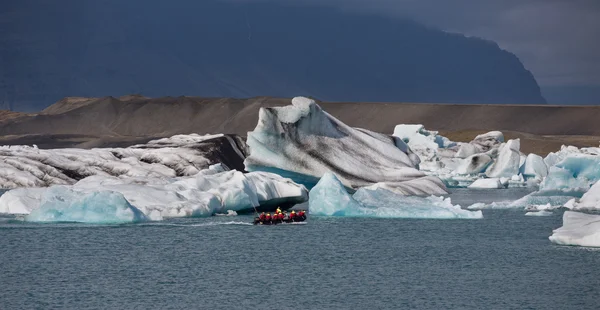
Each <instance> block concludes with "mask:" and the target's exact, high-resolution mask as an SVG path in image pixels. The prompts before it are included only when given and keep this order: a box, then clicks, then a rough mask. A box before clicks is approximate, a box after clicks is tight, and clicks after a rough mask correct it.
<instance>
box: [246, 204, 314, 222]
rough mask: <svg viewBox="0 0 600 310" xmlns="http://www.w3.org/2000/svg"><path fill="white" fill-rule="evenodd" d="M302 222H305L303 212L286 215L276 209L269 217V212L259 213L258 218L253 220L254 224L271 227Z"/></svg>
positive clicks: (304, 213)
mask: <svg viewBox="0 0 600 310" xmlns="http://www.w3.org/2000/svg"><path fill="white" fill-rule="evenodd" d="M304 220H306V212H304V210H299V211H298V212H296V211H292V212H290V213H287V212H285V211H283V212H282V211H281V209H280V208H277V211H275V212H274V213H273V215H271V213H270V212H269V213H265V212H263V213H261V214H260V215H259V216H258V217H256V218H254V224H255V225H257V224H260V225H272V224H280V223H292V222H303V221H304Z"/></svg>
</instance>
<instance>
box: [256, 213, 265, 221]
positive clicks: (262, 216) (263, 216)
mask: <svg viewBox="0 0 600 310" xmlns="http://www.w3.org/2000/svg"><path fill="white" fill-rule="evenodd" d="M265 217H266V215H264V214H261V215H260V216H259V217H258V218H259V219H260V220H261V221H262V220H264V219H265Z"/></svg>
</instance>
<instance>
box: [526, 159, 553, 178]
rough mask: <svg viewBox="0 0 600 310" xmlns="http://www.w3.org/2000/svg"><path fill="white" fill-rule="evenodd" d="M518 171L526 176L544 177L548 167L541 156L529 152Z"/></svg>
mask: <svg viewBox="0 0 600 310" xmlns="http://www.w3.org/2000/svg"><path fill="white" fill-rule="evenodd" d="M519 172H520V173H521V174H523V176H525V177H527V178H535V177H537V178H545V177H546V176H547V175H548V167H547V166H546V163H545V162H544V159H543V158H542V157H541V156H539V155H536V154H529V155H527V158H526V159H525V163H524V164H523V165H522V166H521V168H520V169H519Z"/></svg>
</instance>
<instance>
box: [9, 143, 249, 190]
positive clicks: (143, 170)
mask: <svg viewBox="0 0 600 310" xmlns="http://www.w3.org/2000/svg"><path fill="white" fill-rule="evenodd" d="M244 148H245V145H244V143H243V141H242V140H241V139H240V138H239V137H237V136H228V135H212V136H200V135H195V134H191V135H177V136H173V137H171V138H165V139H160V140H155V141H150V142H148V143H147V144H142V145H136V146H132V147H127V148H98V149H91V150H85V149H74V148H66V149H49V150H42V149H38V148H36V147H29V146H1V147H0V188H17V187H45V186H50V185H69V184H74V183H75V182H77V181H79V180H81V179H83V178H85V177H88V176H93V175H99V176H107V177H108V176H114V177H119V178H132V177H139V178H172V177H177V176H191V175H195V174H197V173H198V172H199V171H200V170H202V169H205V168H207V167H208V166H209V165H211V164H215V163H224V164H226V165H227V166H229V167H230V168H241V169H243V164H242V162H243V159H244V152H245V150H244ZM236 166H238V167H236Z"/></svg>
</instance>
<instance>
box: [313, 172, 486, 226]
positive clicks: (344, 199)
mask: <svg viewBox="0 0 600 310" xmlns="http://www.w3.org/2000/svg"><path fill="white" fill-rule="evenodd" d="M309 212H310V214H311V215H321V216H341V217H380V218H434V219H453V218H461V219H476V218H482V217H483V215H482V213H481V211H468V210H462V209H461V207H460V206H459V205H452V203H451V201H450V199H449V198H447V199H444V198H442V197H435V196H430V197H416V196H402V195H398V194H395V193H393V192H391V191H388V190H385V189H382V188H376V189H372V188H360V189H359V190H358V191H357V192H356V193H355V194H354V195H350V194H348V192H347V191H346V189H345V188H344V186H343V184H342V183H341V182H340V181H339V180H338V179H337V178H336V177H335V175H334V174H333V173H325V174H324V175H323V177H322V178H321V180H320V181H319V182H318V183H317V185H316V186H315V187H313V188H312V189H311V191H310V195H309Z"/></svg>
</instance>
